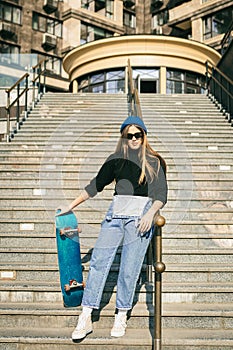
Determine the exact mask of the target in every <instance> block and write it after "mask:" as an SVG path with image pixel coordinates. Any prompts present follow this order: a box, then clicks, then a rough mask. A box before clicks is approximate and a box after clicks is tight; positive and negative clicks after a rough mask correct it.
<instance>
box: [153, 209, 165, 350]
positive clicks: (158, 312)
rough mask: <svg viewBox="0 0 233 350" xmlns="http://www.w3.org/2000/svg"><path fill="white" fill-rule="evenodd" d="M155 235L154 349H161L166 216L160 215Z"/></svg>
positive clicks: (156, 221) (157, 219)
mask: <svg viewBox="0 0 233 350" xmlns="http://www.w3.org/2000/svg"><path fill="white" fill-rule="evenodd" d="M155 223H156V230H155V235H154V240H155V241H154V243H155V251H156V261H154V269H155V279H154V289H155V295H154V344H153V345H154V347H153V348H154V350H161V345H162V273H163V272H164V271H165V269H166V266H165V264H164V263H163V262H162V227H163V226H164V225H165V218H164V217H163V216H161V215H158V216H157V218H156V220H155Z"/></svg>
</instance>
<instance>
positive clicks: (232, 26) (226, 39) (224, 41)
mask: <svg viewBox="0 0 233 350" xmlns="http://www.w3.org/2000/svg"><path fill="white" fill-rule="evenodd" d="M232 30H233V20H232V21H231V23H230V25H229V28H228V30H227V31H226V33H225V35H224V36H223V38H222V41H221V43H220V46H221V54H222V55H223V54H224V52H225V50H226V47H225V45H226V44H227V46H229V44H230V42H231V40H233V38H232V35H231V32H232Z"/></svg>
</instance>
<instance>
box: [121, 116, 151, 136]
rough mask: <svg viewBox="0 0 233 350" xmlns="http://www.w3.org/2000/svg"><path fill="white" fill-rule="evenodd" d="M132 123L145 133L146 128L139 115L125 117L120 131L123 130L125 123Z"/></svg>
mask: <svg viewBox="0 0 233 350" xmlns="http://www.w3.org/2000/svg"><path fill="white" fill-rule="evenodd" d="M132 124H133V125H136V126H139V127H140V128H141V129H143V130H144V131H145V133H146V134H147V128H146V126H145V124H144V123H143V120H142V119H141V118H140V117H134V116H130V117H128V118H126V119H125V121H124V122H123V123H122V124H121V128H120V132H121V133H122V131H123V130H124V128H125V127H126V126H127V125H132Z"/></svg>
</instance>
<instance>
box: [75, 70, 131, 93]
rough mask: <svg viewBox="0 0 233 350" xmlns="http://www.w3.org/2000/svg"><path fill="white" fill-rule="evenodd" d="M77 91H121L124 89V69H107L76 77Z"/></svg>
mask: <svg viewBox="0 0 233 350" xmlns="http://www.w3.org/2000/svg"><path fill="white" fill-rule="evenodd" d="M78 86H79V92H99V93H121V92H124V91H125V70H124V69H122V70H121V69H118V70H111V71H110V70H107V71H101V72H95V73H93V74H89V75H85V76H83V77H81V78H79V79H78Z"/></svg>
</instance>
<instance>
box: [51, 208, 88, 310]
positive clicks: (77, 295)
mask: <svg viewBox="0 0 233 350" xmlns="http://www.w3.org/2000/svg"><path fill="white" fill-rule="evenodd" d="M59 212H60V210H59V209H58V210H57V212H56V217H55V226H56V241H57V253H58V265H59V273H60V284H61V292H62V296H63V303H64V306H65V307H75V306H79V305H81V302H82V296H83V288H84V282H83V274H82V264H81V254H80V243H79V232H80V230H79V228H78V221H77V218H76V216H75V215H74V213H73V212H72V211H70V212H68V213H66V214H63V215H58V214H59Z"/></svg>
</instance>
